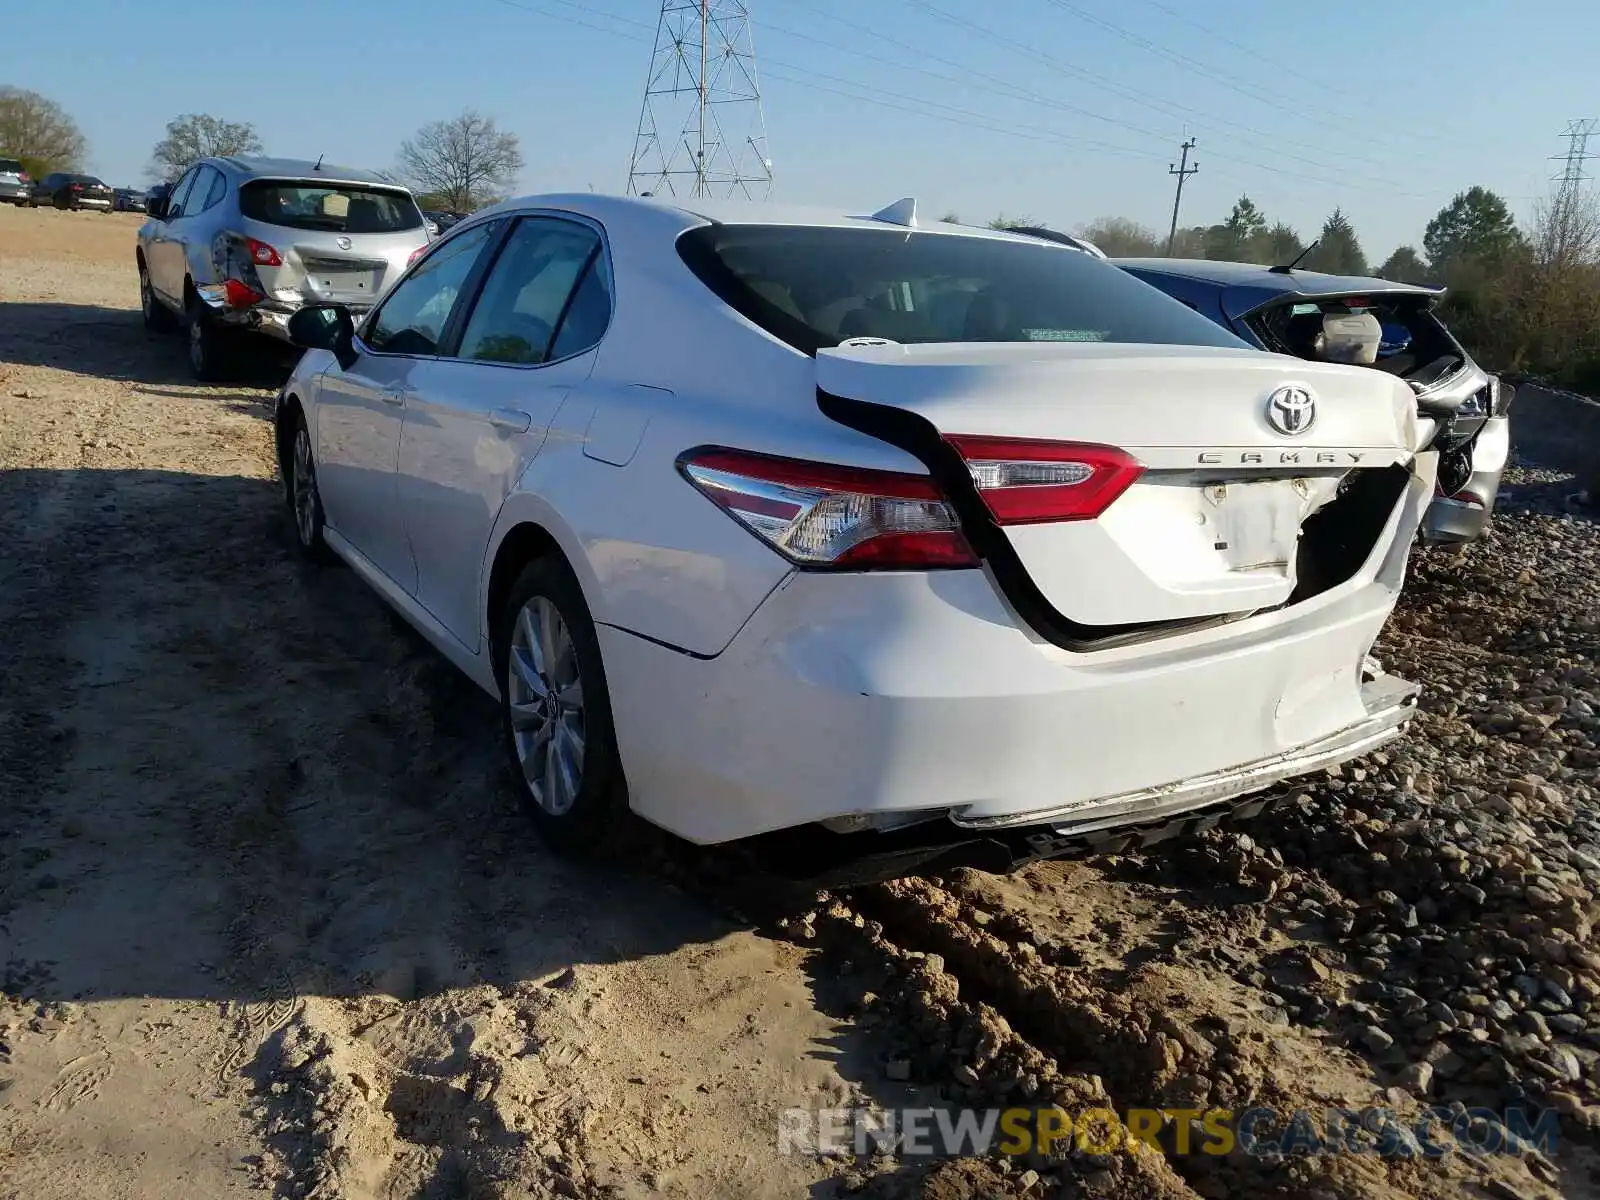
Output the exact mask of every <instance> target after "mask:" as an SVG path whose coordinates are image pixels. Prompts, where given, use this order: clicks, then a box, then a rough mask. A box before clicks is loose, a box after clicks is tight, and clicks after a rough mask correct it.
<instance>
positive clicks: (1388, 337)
mask: <svg viewBox="0 0 1600 1200" xmlns="http://www.w3.org/2000/svg"><path fill="white" fill-rule="evenodd" d="M1111 261H1112V262H1114V263H1115V264H1116V265H1117V266H1119V267H1121V268H1122V269H1123V270H1124V271H1127V272H1128V273H1129V274H1131V275H1135V276H1137V277H1138V278H1140V279H1142V280H1144V281H1145V282H1146V283H1148V284H1151V285H1152V286H1154V287H1158V288H1160V289H1161V290H1162V291H1163V292H1165V293H1167V295H1169V296H1171V297H1173V298H1174V299H1177V300H1180V301H1182V302H1183V303H1184V304H1187V305H1188V306H1189V307H1190V308H1192V309H1194V310H1195V311H1196V312H1198V313H1200V314H1201V315H1203V316H1205V317H1208V318H1210V319H1211V320H1213V321H1215V322H1216V323H1217V324H1218V325H1221V326H1222V327H1223V328H1225V329H1227V330H1229V331H1231V332H1232V333H1234V334H1235V335H1237V336H1238V337H1240V338H1242V339H1244V340H1245V341H1246V342H1249V343H1250V344H1251V345H1253V346H1257V347H1259V348H1260V349H1262V350H1269V351H1272V352H1275V353H1278V354H1291V355H1294V356H1295V357H1297V358H1308V359H1316V358H1319V357H1321V356H1322V352H1323V343H1322V341H1321V340H1319V339H1320V338H1321V335H1322V330H1323V328H1324V324H1325V321H1326V319H1327V318H1329V317H1337V316H1344V315H1350V314H1355V315H1361V314H1371V316H1372V317H1375V318H1376V320H1377V327H1378V329H1379V330H1381V335H1380V337H1379V340H1378V345H1377V351H1376V358H1375V360H1374V361H1373V362H1372V363H1371V368H1372V369H1373V370H1376V371H1388V372H1391V373H1392V374H1395V375H1398V376H1400V377H1401V378H1402V379H1404V380H1405V381H1406V382H1407V383H1409V384H1410V385H1411V388H1412V390H1413V391H1415V392H1416V394H1417V409H1418V412H1419V413H1420V414H1421V415H1422V416H1423V417H1426V418H1431V419H1432V420H1433V421H1434V422H1435V423H1436V424H1437V426H1438V429H1437V432H1436V433H1435V435H1434V439H1433V442H1432V443H1431V445H1432V448H1434V449H1437V450H1439V451H1440V461H1439V494H1438V497H1437V498H1436V499H1435V501H1434V503H1433V505H1432V506H1431V507H1430V509H1429V511H1428V517H1427V522H1426V525H1425V527H1424V535H1425V536H1426V537H1428V538H1429V539H1430V540H1433V541H1442V542H1463V541H1471V540H1473V539H1474V538H1476V537H1478V536H1479V535H1480V534H1481V533H1482V532H1483V530H1484V528H1485V527H1486V526H1487V525H1488V523H1489V517H1490V514H1491V513H1492V512H1493V511H1494V502H1495V497H1496V496H1497V495H1498V493H1499V490H1500V476H1501V474H1502V473H1503V472H1504V470H1505V466H1506V460H1507V458H1508V457H1509V455H1510V449H1511V424H1510V416H1509V410H1510V405H1511V398H1512V394H1513V389H1512V388H1510V387H1509V386H1505V385H1503V384H1502V383H1501V382H1500V380H1499V378H1498V377H1496V376H1494V375H1491V374H1489V373H1488V372H1486V371H1484V370H1483V369H1482V368H1481V367H1479V366H1478V364H1477V363H1475V362H1473V361H1472V356H1471V355H1470V354H1468V353H1467V352H1466V350H1465V349H1463V348H1462V346H1461V343H1459V342H1458V341H1456V339H1455V338H1454V337H1453V336H1451V334H1450V331H1449V330H1448V329H1447V328H1445V325H1444V323H1443V322H1442V321H1440V320H1439V318H1438V316H1437V315H1436V314H1435V312H1434V308H1435V306H1436V305H1437V304H1438V302H1439V299H1440V297H1441V296H1443V294H1444V289H1443V288H1437V287H1430V286H1427V285H1423V284H1415V283H1394V282H1391V281H1389V280H1384V279H1368V278H1361V277H1355V276H1344V275H1325V274H1322V273H1321V272H1319V271H1302V270H1289V269H1287V268H1283V267H1263V266H1257V265H1255V264H1253V263H1237V262H1213V261H1211V260H1209V259H1178V258H1122V259H1112V260H1111ZM1369 346H1370V343H1369Z"/></svg>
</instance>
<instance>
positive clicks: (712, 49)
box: [628, 0, 772, 200]
mask: <svg viewBox="0 0 1600 1200" xmlns="http://www.w3.org/2000/svg"><path fill="white" fill-rule="evenodd" d="M661 192H664V193H666V194H667V195H669V196H676V195H680V194H686V195H690V196H696V197H707V196H716V197H722V196H741V197H749V198H751V199H756V200H766V199H768V198H770V197H771V195H772V160H771V159H770V158H768V157H767V127H766V121H765V120H764V119H763V117H762V115H761V89H760V87H759V86H757V84H756V53H755V44H754V42H753V41H752V39H751V35H750V10H749V6H748V5H746V4H744V3H742V2H741V0H662V4H661V18H660V20H659V21H658V22H657V24H656V41H655V49H654V51H653V52H652V54H651V56H650V74H649V76H648V77H647V78H646V79H645V85H644V106H643V108H642V109H641V111H640V113H639V132H638V135H637V136H636V137H635V138H634V143H633V161H632V163H631V164H630V165H629V167H628V194H629V195H633V196H637V195H654V194H656V193H661Z"/></svg>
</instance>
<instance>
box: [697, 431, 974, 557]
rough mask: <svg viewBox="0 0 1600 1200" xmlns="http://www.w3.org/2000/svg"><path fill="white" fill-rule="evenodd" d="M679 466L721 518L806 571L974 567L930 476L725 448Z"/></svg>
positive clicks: (703, 452)
mask: <svg viewBox="0 0 1600 1200" xmlns="http://www.w3.org/2000/svg"><path fill="white" fill-rule="evenodd" d="M678 468H679V470H681V471H682V472H683V475H684V478H686V479H687V480H688V481H689V482H690V483H692V484H693V485H694V486H695V487H696V488H697V489H699V491H700V492H701V493H702V494H704V495H705V496H706V497H707V498H708V499H710V500H711V501H712V503H714V504H716V505H717V507H719V508H721V509H722V511H723V512H725V513H727V514H728V515H729V516H730V517H732V518H733V519H734V520H736V521H738V522H739V523H740V524H741V525H743V526H744V527H745V528H746V529H748V530H750V532H751V533H753V534H755V535H756V536H757V537H759V538H760V539H761V540H762V541H764V542H766V543H767V544H768V545H769V546H771V547H772V548H773V549H774V550H776V551H778V553H780V554H782V555H783V556H784V557H786V558H788V559H789V560H790V561H792V562H794V563H796V564H798V565H799V566H802V567H811V568H827V567H832V568H840V569H846V570H871V569H878V570H926V569H930V568H935V567H973V566H977V564H978V558H977V555H975V554H974V553H973V552H972V547H970V546H969V545H967V540H966V538H965V537H963V536H962V534H961V525H960V521H959V520H958V519H957V517H956V514H955V510H954V509H952V508H951V507H950V505H949V504H948V503H947V502H946V500H945V498H944V496H943V495H942V494H941V493H940V491H939V489H938V487H937V486H935V484H934V482H933V480H932V479H930V478H928V477H927V476H926V475H907V474H902V473H901V472H898V471H878V470H869V469H866V468H860V467H839V466H833V465H831V464H828V463H814V462H803V461H801V460H799V459H793V458H777V457H774V456H771V455H766V454H753V453H750V452H747V451H744V450H725V449H720V448H711V449H706V450H696V451H692V452H690V453H689V454H686V455H685V456H684V457H683V458H681V459H680V460H679V462H678Z"/></svg>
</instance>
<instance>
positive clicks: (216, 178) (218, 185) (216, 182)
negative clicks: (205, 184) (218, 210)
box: [195, 167, 228, 212]
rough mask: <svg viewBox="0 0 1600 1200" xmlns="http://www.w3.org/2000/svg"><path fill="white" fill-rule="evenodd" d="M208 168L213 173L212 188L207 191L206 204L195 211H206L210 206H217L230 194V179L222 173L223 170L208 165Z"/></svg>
mask: <svg viewBox="0 0 1600 1200" xmlns="http://www.w3.org/2000/svg"><path fill="white" fill-rule="evenodd" d="M206 170H207V171H208V172H209V173H210V175H211V190H210V191H208V192H207V193H206V202H205V205H204V206H203V207H201V208H199V209H196V210H195V211H197V212H204V211H205V210H206V209H208V208H215V207H216V206H217V205H219V204H221V203H222V198H223V197H224V196H226V195H227V194H228V180H227V178H226V177H225V176H224V175H223V174H222V172H221V171H218V170H217V169H216V168H214V167H207V168H206Z"/></svg>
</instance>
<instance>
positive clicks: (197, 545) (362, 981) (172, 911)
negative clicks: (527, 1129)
mask: <svg viewBox="0 0 1600 1200" xmlns="http://www.w3.org/2000/svg"><path fill="white" fill-rule="evenodd" d="M41 507H48V508H50V509H51V510H52V511H55V512H57V513H60V514H63V516H62V517H59V518H57V523H56V525H55V526H54V527H53V528H48V529H47V528H44V527H42V526H39V525H37V524H36V525H34V526H33V530H34V532H33V533H32V534H31V535H30V533H29V532H27V529H26V527H27V525H28V523H29V514H30V513H37V512H38V511H39V509H40V508H41ZM0 513H3V514H4V515H3V516H0V536H3V537H4V538H5V540H6V541H7V544H8V545H9V546H10V547H11V548H12V554H11V555H10V556H9V561H8V563H7V565H6V567H5V568H4V569H0V615H3V616H4V618H5V619H6V621H7V622H8V624H9V626H10V627H11V628H13V629H17V630H22V631H26V635H25V637H24V638H21V639H15V640H11V641H9V643H8V645H7V647H6V648H5V650H4V651H3V652H0V671H3V672H4V677H5V687H4V689H3V692H0V748H3V749H4V751H5V753H4V755H3V759H4V765H3V766H0V780H3V781H4V783H5V785H6V789H5V790H6V792H7V794H8V795H12V796H16V797H19V798H20V799H19V801H18V803H16V804H14V805H11V806H9V809H8V811H7V812H6V813H5V817H6V821H5V823H4V827H3V828H4V831H5V832H4V839H5V843H6V860H7V863H8V867H9V869H8V870H7V871H6V872H5V876H4V882H3V883H0V920H3V921H4V923H5V929H4V932H5V935H6V936H5V938H4V939H3V940H4V943H5V946H6V950H7V957H8V958H9V960H10V963H9V966H8V968H7V970H8V973H9V978H8V980H7V982H8V990H13V991H15V990H17V988H18V987H19V986H23V987H24V990H25V991H26V992H27V993H28V994H29V995H30V996H31V997H34V998H37V999H39V1000H44V1001H49V1000H85V999H94V998H105V997H109V996H118V995H123V996H126V995H140V994H146V995H148V994H157V995H170V996H174V997H183V998H192V999H208V1000H237V1001H254V1000H263V999H270V998H272V997H274V996H276V995H279V994H281V992H282V991H283V990H284V989H285V988H293V989H296V990H309V991H317V992H321V993H324V994H329V993H331V994H341V993H355V992H359V991H360V990H362V989H363V988H366V987H370V986H377V985H381V986H384V987H387V988H389V989H391V990H395V991H399V992H401V993H407V994H409V995H416V994H419V993H426V992H427V991H429V990H431V989H435V988H442V987H448V986H451V985H452V984H454V983H461V982H465V981H466V976H465V975H463V971H465V972H466V975H476V976H479V977H481V981H483V982H495V983H502V984H504V983H509V982H511V981H514V980H525V979H531V978H538V977H541V976H543V975H546V974H553V973H555V972H558V971H560V970H562V969H564V968H565V967H568V966H570V965H572V964H573V963H574V962H581V961H610V960H617V959H626V958H638V957H643V956H648V955H653V954H659V953H663V952H666V951H669V950H671V949H674V948H676V947H679V946H682V945H684V944H685V943H686V942H695V941H711V940H715V939H717V938H720V937H723V936H725V935H727V934H728V933H729V932H731V931H732V930H733V929H734V928H735V925H734V924H733V923H732V922H730V921H729V920H727V919H726V918H724V917H722V916H719V915H716V914H714V913H713V912H711V911H710V910H708V909H707V908H706V907H705V906H704V905H702V904H700V903H698V902H697V901H694V900H692V899H689V898H687V897H684V896H682V895H681V894H679V893H675V892H674V891H673V890H672V889H670V888H668V887H664V886H663V882H662V878H661V876H660V874H658V873H656V871H655V867H654V865H653V864H654V863H655V862H657V861H662V862H670V860H671V859H672V856H673V855H674V854H675V853H676V852H677V851H676V850H675V849H674V846H673V844H672V843H671V841H670V839H665V838H664V837H663V838H651V837H646V838H645V839H644V841H645V843H646V844H647V845H649V846H650V849H649V851H648V855H649V861H641V860H634V861H633V863H632V864H630V865H631V868H632V869H625V868H622V867H617V866H609V867H605V868H600V867H590V866H580V865H573V864H571V863H568V862H564V861H562V860H559V859H557V858H555V857H554V856H552V855H551V854H550V853H549V852H548V851H547V850H545V849H544V848H543V846H542V845H541V844H540V842H539V841H538V839H537V837H536V836H535V834H534V831H533V830H532V828H531V826H530V825H529V823H528V822H527V820H526V818H525V816H524V815H523V814H522V813H521V812H520V810H519V808H518V800H517V798H516V795H515V793H514V790H513V788H512V785H511V782H510V779H509V775H508V772H507V770H506V768H505V764H504V762H503V758H502V750H501V747H500V744H499V716H498V710H497V708H496V707H495V705H494V703H493V701H492V700H491V699H489V698H488V697H487V696H485V695H484V694H482V693H481V692H479V691H478V690H477V689H476V688H475V687H473V686H472V685H471V684H470V683H469V682H467V681H466V680H465V679H464V678H463V677H461V676H460V675H459V674H458V673H457V672H456V671H455V670H454V669H453V668H452V667H450V666H449V665H448V664H447V663H446V662H445V661H444V660H443V659H442V658H440V657H439V656H437V655H436V654H435V653H434V652H433V651H432V649H431V648H429V647H427V646H426V644H425V643H423V642H422V640H421V638H420V637H418V636H417V635H415V634H414V633H412V632H411V631H410V630H409V628H408V627H406V626H404V625H403V624H402V623H401V622H400V621H399V619H398V618H395V617H390V616H388V615H387V612H388V610H386V609H385V608H384V607H383V605H382V604H381V602H380V601H379V600H378V599H377V598H376V597H375V596H374V595H373V594H372V593H371V592H370V591H369V590H368V589H367V588H366V586H365V585H364V584H362V583H361V582H360V580H359V579H357V577H356V576H355V575H354V574H353V573H352V572H350V571H348V570H346V569H344V568H342V567H329V568H317V567H312V566H309V565H306V564H302V563H300V562H298V561H296V559H295V558H294V556H293V551H292V550H291V549H290V548H289V547H288V546H287V545H285V542H286V541H287V534H286V531H285V528H284V524H285V523H284V520H283V517H282V514H281V499H280V491H279V488H278V486H277V485H276V484H275V483H272V482H269V481H266V480H260V479H244V478H238V477H205V476H194V475H184V474H179V473H173V472H159V471H139V470H134V471H94V472H72V471H64V472H56V471H12V472H8V473H7V474H6V475H5V476H4V477H3V479H0ZM68 513H70V516H66V515H65V514H68ZM14 523H15V528H7V527H8V526H13V524H14ZM695 861H696V862H697V863H702V862H703V861H704V854H703V852H697V853H696V856H695ZM669 874H670V870H669ZM462 953H464V954H465V955H466V957H467V958H469V959H470V960H471V961H470V963H468V964H465V965H463V964H462V963H459V962H457V963H451V962H449V961H445V960H446V959H449V958H450V957H451V956H452V955H457V956H459V955H460V954H462ZM230 960H231V962H232V963H233V964H234V966H235V967H236V968H238V967H246V968H247V969H245V970H244V971H242V972H239V973H237V974H236V975H235V977H234V978H231V979H225V978H222V977H220V976H219V975H218V974H217V973H216V971H215V970H214V969H208V966H207V965H209V968H216V967H217V966H218V965H219V964H221V963H224V962H228V961H230ZM251 964H253V965H251ZM408 972H409V974H408ZM24 985H25V986H24Z"/></svg>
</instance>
